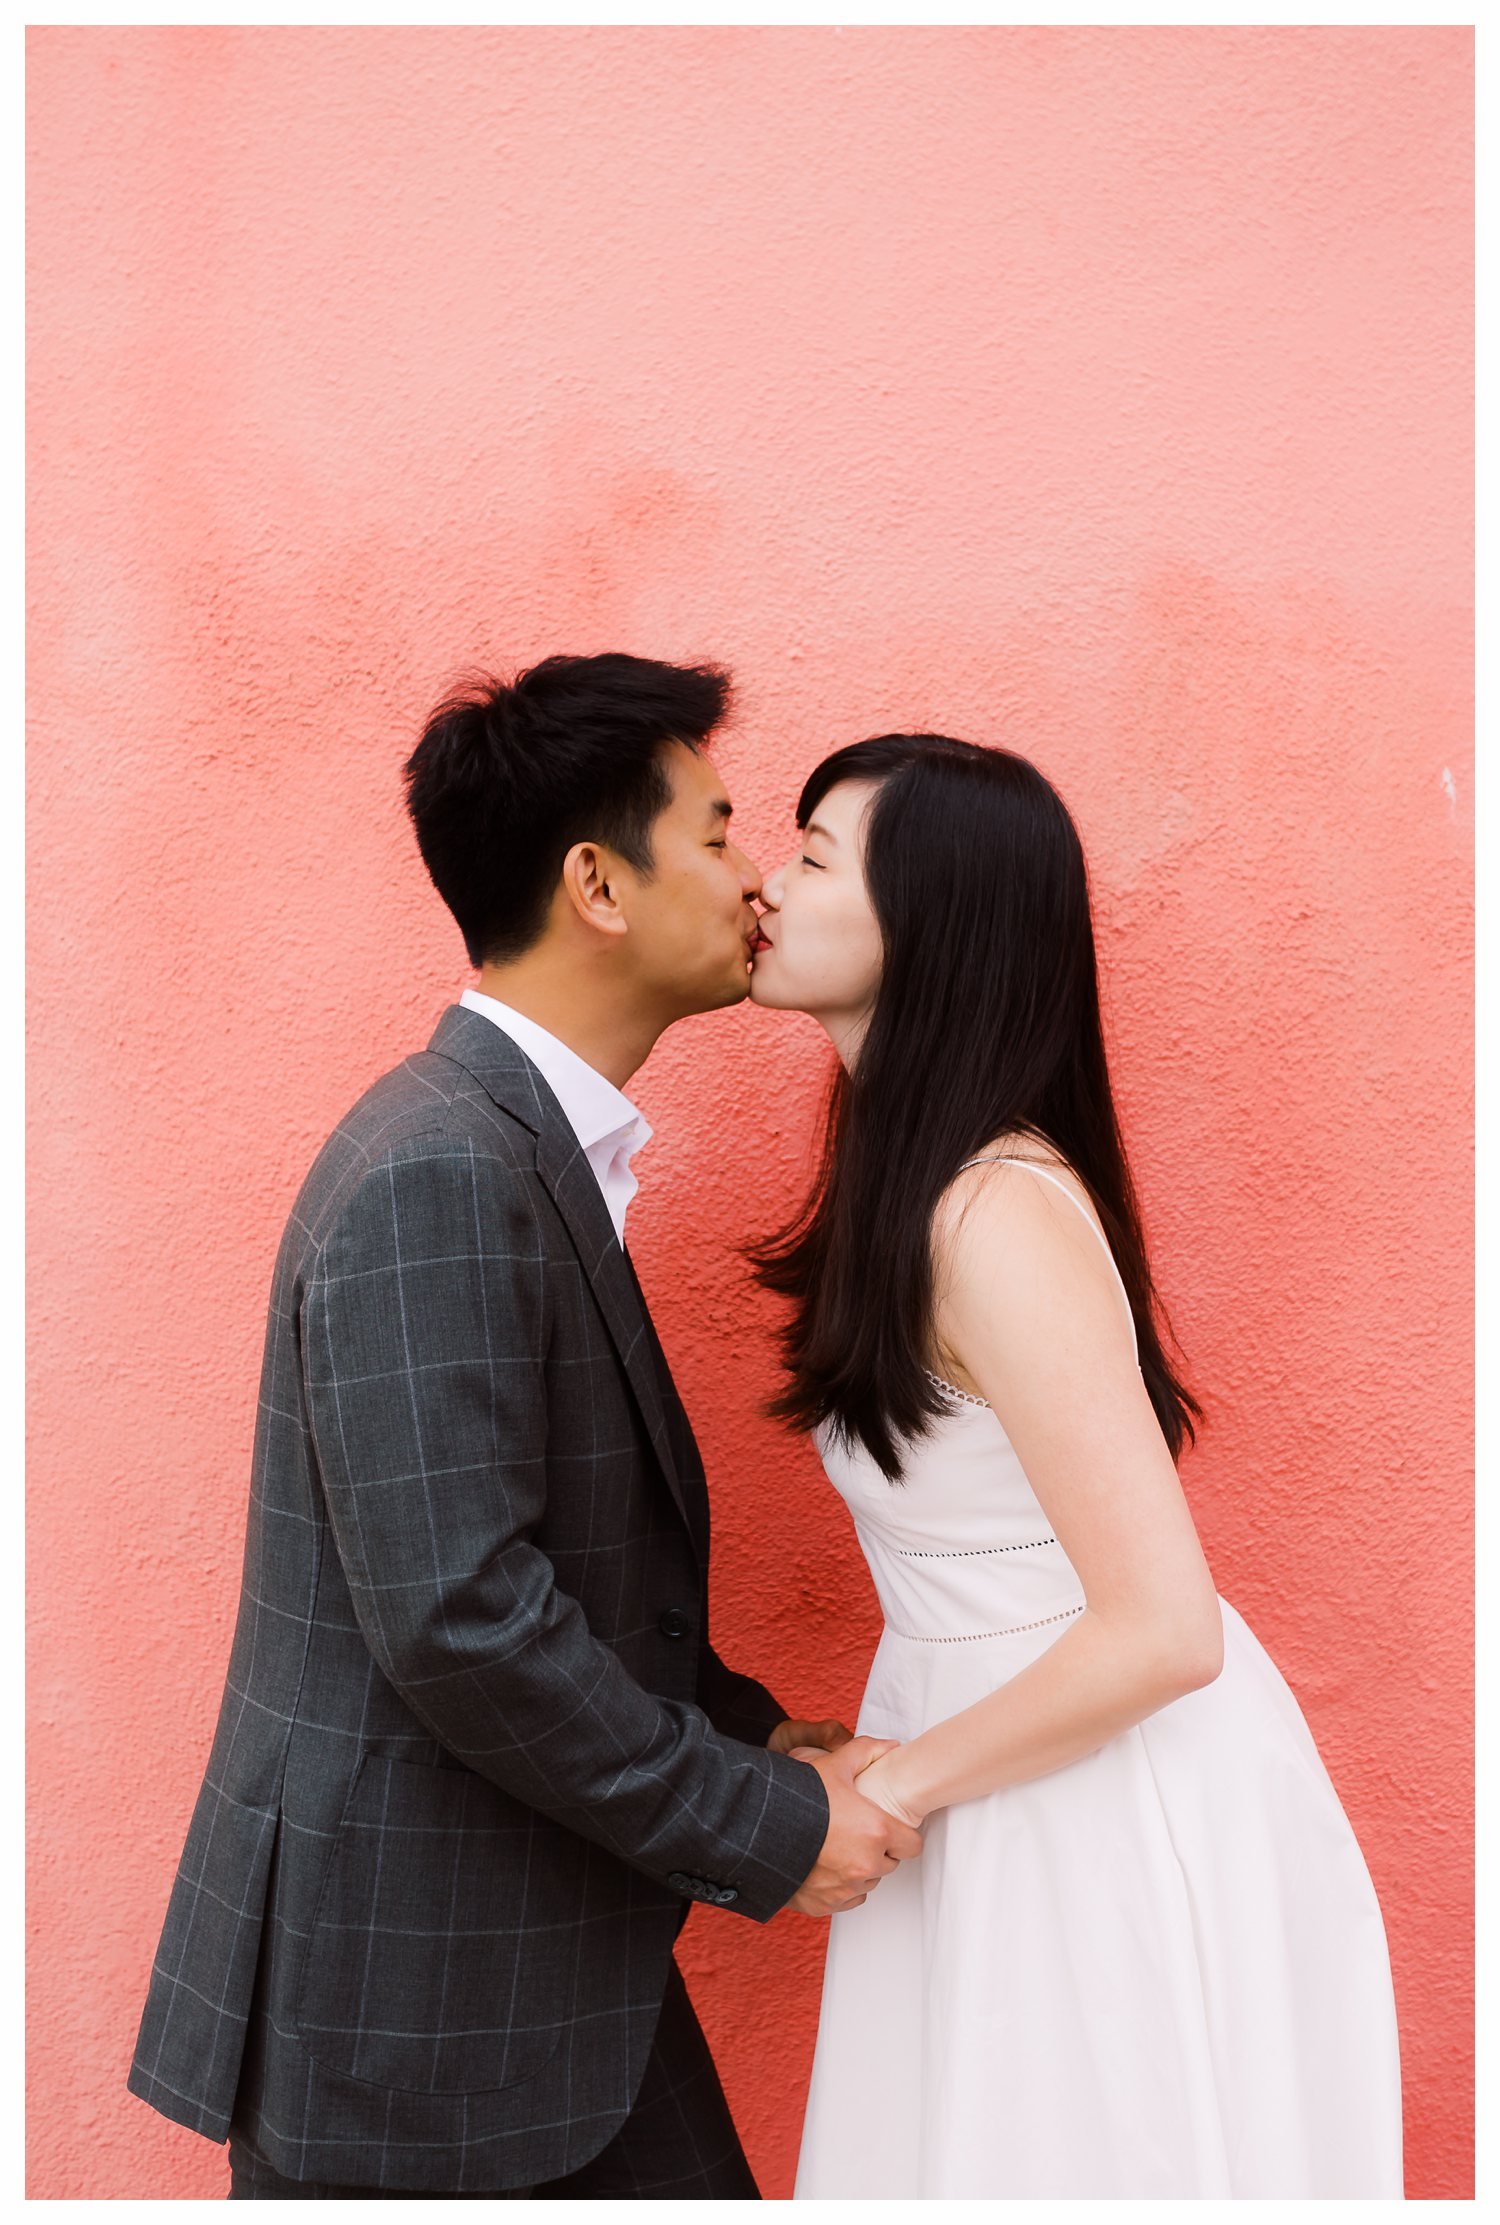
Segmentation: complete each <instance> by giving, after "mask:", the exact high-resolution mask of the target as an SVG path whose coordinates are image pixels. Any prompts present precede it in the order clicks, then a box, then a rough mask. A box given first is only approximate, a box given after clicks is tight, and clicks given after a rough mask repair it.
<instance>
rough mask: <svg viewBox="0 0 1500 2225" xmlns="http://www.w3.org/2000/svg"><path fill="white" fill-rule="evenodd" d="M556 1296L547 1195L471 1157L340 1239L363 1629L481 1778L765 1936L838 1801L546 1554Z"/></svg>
mask: <svg viewBox="0 0 1500 2225" xmlns="http://www.w3.org/2000/svg"><path fill="white" fill-rule="evenodd" d="M546 1295H547V1294H546V1290H545V1287H544V1265H543V1245H542V1237H541V1231H540V1228H539V1226H538V1224H537V1222H536V1219H535V1215H534V1209H533V1204H532V1200H531V1198H530V1195H529V1188H528V1177H527V1176H526V1175H525V1174H522V1173H518V1172H517V1171H516V1170H515V1169H513V1168H511V1167H508V1166H506V1165H505V1164H503V1163H502V1162H500V1161H499V1160H496V1159H493V1158H490V1157H488V1156H486V1155H485V1154H484V1153H482V1152H479V1151H476V1150H475V1149H474V1147H473V1145H472V1144H471V1143H470V1142H469V1141H468V1140H467V1139H465V1138H461V1137H452V1136H443V1135H434V1136H432V1137H429V1138H425V1139H421V1140H420V1141H419V1142H417V1143H407V1144H405V1145H403V1146H402V1147H401V1148H400V1149H399V1150H398V1151H397V1152H394V1153H392V1154H391V1155H389V1156H388V1157H387V1158H385V1159H383V1160H381V1161H379V1162H377V1163H376V1164H375V1165H374V1166H372V1167H371V1168H370V1170H369V1171H368V1172H367V1173H366V1174H365V1175H364V1176H363V1177H362V1178H361V1180H360V1182H359V1184H358V1186H357V1188H356V1189H355V1190H354V1192H353V1194H352V1195H351V1197H350V1198H349V1200H348V1201H347V1203H346V1204H345V1206H344V1207H343V1209H342V1211H341V1212H340V1213H339V1214H338V1216H337V1218H336V1220H335V1222H334V1224H333V1226H332V1227H331V1228H330V1230H329V1231H328V1233H327V1235H326V1236H325V1238H324V1240H323V1242H322V1244H321V1245H320V1247H319V1249H318V1252H317V1255H316V1258H315V1262H314V1264H313V1267H312V1271H311V1272H310V1274H309V1278H308V1280H307V1283H306V1285H305V1287H304V1292H303V1300H302V1334H303V1345H302V1364H303V1372H304V1383H305V1390H306V1397H307V1402H308V1409H309V1414H310V1417H311V1424H312V1432H313V1438H314V1443H315V1446H316V1449H317V1456H318V1461H319V1466H320V1470H321V1475H322V1482H323V1488H324V1494H325V1498H326V1502H327V1507H328V1515H329V1523H330V1527H331V1530H332V1534H333V1539H334V1544H335V1547H336V1549H337V1551H338V1554H339V1558H340V1561H341V1563H342V1565H343V1569H344V1573H345V1576H346V1578H347V1580H348V1583H349V1587H350V1591H351V1594H352V1597H353V1602H354V1609H355V1613H356V1614H357V1616H358V1618H359V1622H360V1627H361V1629H362V1631H363V1633H364V1636H365V1640H366V1643H367V1644H368V1645H369V1648H370V1651H371V1653H372V1654H373V1656H374V1658H375V1661H376V1663H377V1664H378V1666H379V1668H380V1670H381V1672H382V1673H383V1675H385V1676H386V1677H387V1678H388V1679H389V1681H390V1682H391V1683H392V1684H393V1685H394V1686H395V1688H396V1689H397V1691H399V1692H400V1694H401V1696H402V1698H403V1699H404V1700H405V1702H406V1704H407V1705H408V1706H409V1707H410V1708H411V1710H412V1712H413V1713H414V1714H415V1715H416V1716H417V1717H419V1719H420V1720H421V1721H422V1722H423V1723H425V1724H426V1725H427V1727H428V1728H429V1729H430V1730H431V1732H432V1734H433V1736H434V1737H435V1738H437V1739H438V1740H440V1742H441V1743H442V1744H443V1745H444V1746H446V1747H447V1748H448V1750H449V1752H450V1753H452V1754H454V1755H455V1756H457V1758H458V1759H459V1760H461V1761H462V1762H464V1763H465V1764H466V1765H467V1766H468V1767H469V1768H471V1769H473V1770H475V1771H476V1772H477V1773H478V1774H479V1775H481V1776H484V1777H488V1778H490V1779H491V1780H492V1781H493V1782H494V1783H495V1784H497V1785H499V1786H501V1787H502V1788H503V1789H504V1790H505V1791H507V1792H509V1793H511V1794H513V1795H514V1796H515V1797H516V1798H517V1799H519V1800H523V1801H525V1802H526V1803H527V1804H528V1805H529V1806H531V1807H534V1808H537V1809H539V1810H541V1811H542V1813H544V1814H546V1815H549V1816H551V1817H552V1818H554V1820H555V1821H557V1822H559V1823H561V1824H564V1825H566V1826H567V1827H568V1829H570V1830H573V1831H576V1832H578V1833H579V1834H580V1835H581V1836H582V1837H584V1838H587V1839H592V1840H595V1841H596V1842H597V1843H598V1844H600V1845H601V1846H605V1847H608V1848H609V1849H610V1851H611V1852H612V1853H614V1854H616V1855H618V1856H619V1857H620V1858H621V1859H622V1860H624V1861H627V1862H630V1863H632V1864H633V1865H634V1866H635V1867H636V1868H637V1869H640V1870H643V1871H644V1872H646V1874H647V1875H649V1876H651V1877H654V1878H656V1879H657V1880H658V1881H659V1882H660V1883H662V1884H663V1885H669V1886H671V1887H672V1888H673V1889H674V1890H677V1891H679V1892H689V1888H691V1887H694V1886H697V1885H701V1883H702V1881H703V1880H704V1879H705V1878H707V1879H708V1880H710V1881H712V1882H713V1883H714V1884H715V1885H716V1886H718V1887H719V1888H721V1889H722V1890H721V1892H720V1893H719V1894H718V1895H717V1896H716V1897H718V1898H720V1899H721V1900H723V1902H724V1905H731V1904H732V1905H733V1906H734V1907H735V1908H736V1910H737V1912H739V1913H742V1914H744V1915H748V1916H751V1917H754V1918H756V1919H757V1920H761V1921H763V1920H764V1919H765V1918H767V1917H769V1916H771V1915H773V1914H774V1913H775V1911H776V1910H777V1909H778V1908H780V1907H782V1906H783V1905H784V1904H785V1903H786V1901H787V1900H788V1899H789V1898H790V1897H791V1895H792V1894H793V1893H794V1892H795V1891H796V1890H797V1887H798V1886H799V1885H800V1884H801V1883H802V1881H803V1879H804V1878H805V1877H806V1875H807V1873H808V1871H809V1870H810V1869H811V1868H812V1866H813V1863H814V1862H815V1861H816V1859H817V1856H818V1852H819V1850H820V1848H821V1846H822V1843H823V1839H824V1836H825V1834H826V1831H827V1826H828V1803H827V1796H826V1795H825V1793H824V1791H823V1787H822V1784H821V1782H820V1781H819V1779H818V1777H817V1775H816V1773H815V1772H814V1771H812V1770H811V1769H809V1768H808V1767H807V1766H806V1765H805V1764H803V1763H801V1762H794V1761H791V1760H789V1759H788V1758H787V1757H785V1756H783V1755H779V1754H772V1753H769V1752H767V1751H766V1750H765V1747H764V1743H763V1741H762V1742H759V1743H757V1744H754V1745H750V1744H744V1743H741V1741H740V1740H739V1739H737V1738H735V1737H732V1736H724V1735H722V1734H721V1733H719V1732H718V1731H716V1730H715V1729H714V1728H713V1726H712V1725H711V1723H710V1722H709V1720H708V1718H707V1716H706V1715H705V1713H704V1711H703V1710H702V1709H701V1708H699V1707H697V1706H694V1705H692V1704H691V1703H689V1702H685V1701H674V1700H667V1699H663V1698H661V1697H659V1696H658V1695H656V1694H654V1693H651V1692H648V1691H646V1690H645V1688H644V1687H643V1686H642V1685H640V1684H638V1683H637V1682H636V1680H635V1679H634V1678H633V1677H632V1676H630V1675H629V1673H628V1672H627V1671H626V1670H625V1668H624V1667H623V1666H622V1664H621V1662H620V1661H619V1659H618V1657H617V1656H616V1655H615V1654H614V1653H613V1652H612V1651H611V1649H610V1648H609V1647H608V1646H606V1645H604V1644H602V1643H601V1642H600V1641H599V1640H598V1639H597V1638H596V1637H595V1636H594V1635H593V1633H592V1632H591V1630H590V1629H589V1626H588V1623H587V1621H586V1620H585V1617H584V1614H583V1610H582V1608H581V1607H580V1606H579V1604H578V1602H577V1601H576V1600H575V1599H573V1598H571V1597H570V1596H569V1595H568V1594H567V1593H565V1592H563V1591H561V1590H560V1589H559V1588H558V1586H557V1583H556V1581H555V1578H554V1571H553V1567H552V1563H551V1562H550V1560H549V1559H548V1558H547V1556H546V1555H545V1554H544V1553H543V1552H542V1551H541V1550H540V1549H539V1548H538V1547H537V1546H536V1545H534V1544H533V1543H532V1533H533V1531H534V1530H535V1528H536V1525H537V1523H538V1521H539V1519H540V1517H541V1515H542V1512H543V1508H544V1505H545V1498H546V1477H547V1464H546V1451H547V1404H546V1388H545V1382H544V1373H543V1363H544V1356H545V1344H546V1317H545V1303H546ZM726 1894H727V1896H728V1897H727V1898H725V1895H726ZM689 1897H695V1896H694V1895H692V1894H691V1893H689Z"/></svg>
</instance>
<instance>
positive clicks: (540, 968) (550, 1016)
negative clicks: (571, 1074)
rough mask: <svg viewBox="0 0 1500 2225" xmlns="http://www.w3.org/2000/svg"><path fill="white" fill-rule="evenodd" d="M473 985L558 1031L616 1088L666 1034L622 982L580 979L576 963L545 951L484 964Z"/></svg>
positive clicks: (561, 1038)
mask: <svg viewBox="0 0 1500 2225" xmlns="http://www.w3.org/2000/svg"><path fill="white" fill-rule="evenodd" d="M474 986H475V988H476V989H477V990H478V991H479V993H480V995H481V996H486V997H494V998H495V999H496V1000H497V1001H498V1002H499V1003H501V1004H508V1005H509V1006H510V1008H511V1010H512V1011H513V1012H519V1013H521V1014H522V1015H523V1016H524V1017H525V1018H526V1019H528V1020H534V1021H535V1022H536V1024H537V1026H538V1027H539V1028H545V1029H546V1030H547V1033H548V1034H549V1035H555V1036H556V1037H557V1039H558V1041H559V1042H560V1043H566V1044H567V1046H568V1049H569V1050H570V1051H573V1052H575V1053H576V1054H577V1056H578V1057H579V1058H581V1059H582V1060H583V1061H584V1064H585V1065H587V1066H592V1067H593V1069H594V1072H595V1073H596V1074H602V1075H603V1076H604V1078H605V1080H606V1081H609V1082H613V1083H614V1085H615V1088H616V1089H623V1088H624V1087H625V1084H626V1083H627V1082H628V1081H629V1079H630V1077H631V1075H632V1074H634V1073H635V1072H636V1071H637V1070H638V1069H639V1068H640V1067H642V1066H644V1065H645V1063H646V1060H647V1058H648V1056H649V1055H650V1052H651V1048H652V1045H653V1044H654V1043H655V1041H656V1039H657V1037H658V1036H659V1035H660V1034H661V1032H662V1025H663V1023H662V1022H661V1021H659V1020H658V1019H657V1018H656V1017H655V1016H654V1015H648V1014H645V1013H641V1012H632V1011H631V1010H630V1009H629V1003H628V999H626V998H624V997H622V996H621V995H620V991H619V984H618V983H615V982H610V981H606V980H604V979H599V978H588V977H580V974H579V972H578V969H577V968H576V967H575V966H571V965H570V966H560V965H558V964H557V963H556V962H549V961H548V960H547V959H546V958H545V957H544V956H542V955H541V954H540V953H533V952H531V951H528V952H527V953H526V955H525V957H524V958H515V959H512V960H511V961H510V962H509V963H508V964H505V965H488V966H482V967H481V968H480V970H479V979H478V980H477V981H476V982H475V984H474Z"/></svg>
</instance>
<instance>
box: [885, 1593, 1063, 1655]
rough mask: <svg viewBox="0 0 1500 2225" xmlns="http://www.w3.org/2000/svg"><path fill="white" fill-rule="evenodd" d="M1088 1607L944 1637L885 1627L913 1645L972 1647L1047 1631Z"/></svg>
mask: <svg viewBox="0 0 1500 2225" xmlns="http://www.w3.org/2000/svg"><path fill="white" fill-rule="evenodd" d="M1087 1605H1088V1601H1087V1600H1086V1599H1080V1600H1079V1602H1078V1604H1077V1606H1076V1607H1065V1608H1064V1609H1063V1610H1062V1612H1061V1614H1057V1615H1041V1616H1039V1617H1038V1619H1037V1620H1036V1621H1035V1622H1008V1623H1007V1624H1006V1625H1005V1627H1004V1628H1003V1629H1001V1630H961V1631H958V1632H957V1633H956V1634H954V1635H952V1636H944V1637H929V1636H927V1635H926V1634H925V1633H924V1632H922V1631H920V1630H898V1629H897V1628H896V1625H895V1624H894V1623H893V1622H888V1623H887V1624H886V1626H885V1627H886V1629H887V1630H888V1631H889V1632H890V1634H891V1636H892V1637H893V1638H906V1639H909V1640H910V1641H911V1643H912V1644H913V1645H918V1646H963V1645H972V1644H973V1643H974V1641H975V1640H976V1639H978V1638H1013V1637H1016V1636H1017V1635H1018V1634H1019V1633H1020V1632H1021V1631H1023V1630H1045V1628H1046V1627H1047V1625H1048V1623H1049V1622H1070V1621H1071V1620H1072V1618H1073V1616H1074V1615H1081V1614H1082V1613H1083V1610H1084V1608H1085V1607H1086V1606H1087Z"/></svg>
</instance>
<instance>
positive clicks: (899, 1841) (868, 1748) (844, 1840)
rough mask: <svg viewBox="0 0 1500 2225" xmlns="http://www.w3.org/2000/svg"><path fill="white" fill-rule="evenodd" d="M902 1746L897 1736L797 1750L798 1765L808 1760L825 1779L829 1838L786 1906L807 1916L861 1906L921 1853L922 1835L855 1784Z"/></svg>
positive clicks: (794, 1753)
mask: <svg viewBox="0 0 1500 2225" xmlns="http://www.w3.org/2000/svg"><path fill="white" fill-rule="evenodd" d="M900 1743H901V1742H900V1740H899V1739H896V1738H850V1739H847V1740H845V1741H844V1743H843V1744H842V1745H841V1746H840V1747H839V1748H838V1749H837V1751H836V1752H832V1753H830V1752H827V1751H825V1750H823V1749H821V1748H818V1747H813V1746H803V1747H799V1748H797V1749H796V1750H795V1751H794V1752H793V1754H792V1759H793V1760H794V1761H800V1762H805V1763H806V1765H807V1767H808V1768H809V1769H815V1770H816V1771H817V1772H818V1775H819V1776H820V1777H821V1778H822V1780H823V1790H824V1791H825V1792H826V1793H827V1795H828V1835H827V1837H826V1838H825V1839H824V1841H823V1848H822V1852H821V1853H820V1854H819V1856H818V1859H817V1861H816V1862H814V1864H813V1866H812V1868H811V1869H810V1870H809V1871H808V1873H807V1876H806V1877H805V1878H804V1879H803V1881H802V1883H801V1885H800V1886H799V1887H798V1888H797V1891H796V1892H795V1893H794V1894H793V1895H792V1897H791V1899H790V1900H789V1901H788V1902H787V1904H786V1905H787V1907H788V1908H795V1909H796V1910H798V1912H799V1913H800V1914H801V1915H803V1916H837V1915H840V1914H842V1913H843V1911H844V1910H845V1909H848V1908H858V1907H859V1905H860V1903H861V1902H862V1901H863V1900H864V1898H865V1896H866V1894H867V1893H869V1892H870V1891H871V1890H872V1889H873V1887H875V1886H876V1885H878V1884H879V1882H880V1880H881V1878H882V1877H884V1876H885V1875H886V1873H887V1871H889V1870H893V1869H894V1868H895V1867H896V1864H897V1863H898V1862H909V1861H912V1860H913V1859H914V1858H915V1857H916V1856H917V1855H919V1854H920V1853H921V1851H922V1834H921V1833H920V1832H919V1831H914V1830H912V1829H911V1827H910V1826H909V1825H908V1824H905V1823H902V1822H901V1821H900V1819H899V1818H898V1817H896V1816H893V1815H888V1814H887V1812H886V1811H885V1809H884V1808H881V1807H879V1806H877V1805H876V1803H875V1802H874V1801H873V1800H867V1799H866V1798H865V1796H864V1794H863V1793H862V1792H860V1790H859V1789H858V1787H857V1786H856V1784H855V1782H854V1779H855V1776H856V1774H857V1772H858V1771H859V1770H861V1769H863V1768H865V1767H866V1766H867V1765H868V1764H869V1763H870V1762H872V1761H874V1759H875V1757H876V1756H877V1754H888V1753H889V1752H890V1750H891V1748H892V1747H893V1746H899V1744H900Z"/></svg>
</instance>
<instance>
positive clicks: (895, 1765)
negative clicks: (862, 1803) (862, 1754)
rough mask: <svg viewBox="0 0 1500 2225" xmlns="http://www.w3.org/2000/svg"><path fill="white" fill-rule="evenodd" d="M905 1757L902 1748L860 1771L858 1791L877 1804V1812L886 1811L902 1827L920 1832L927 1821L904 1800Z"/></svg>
mask: <svg viewBox="0 0 1500 2225" xmlns="http://www.w3.org/2000/svg"><path fill="white" fill-rule="evenodd" d="M901 1754H902V1748H901V1747H900V1746H892V1747H890V1748H889V1749H888V1750H887V1751H886V1752H885V1753H883V1754H877V1755H876V1757H875V1759H874V1761H872V1762H867V1763H866V1765H865V1767H864V1768H863V1769H861V1770H858V1771H856V1773H855V1778H854V1789H855V1791H856V1792H862V1793H863V1794H864V1796H865V1798H866V1799H867V1800H873V1801H874V1803H875V1805H876V1807H877V1808H884V1810H885V1812H886V1814H887V1815H892V1816H894V1817H895V1818H896V1820H897V1821H898V1822H899V1823H905V1824H909V1825H910V1827H911V1829H912V1830H913V1831H920V1830H921V1828H922V1825H923V1823H924V1821H925V1820H926V1819H925V1818H924V1817H923V1816H921V1815H919V1814H918V1813H917V1811H916V1810H915V1809H914V1808H913V1807H912V1806H911V1804H910V1802H909V1801H907V1800H904V1799H903V1798H902V1796H901Z"/></svg>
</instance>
